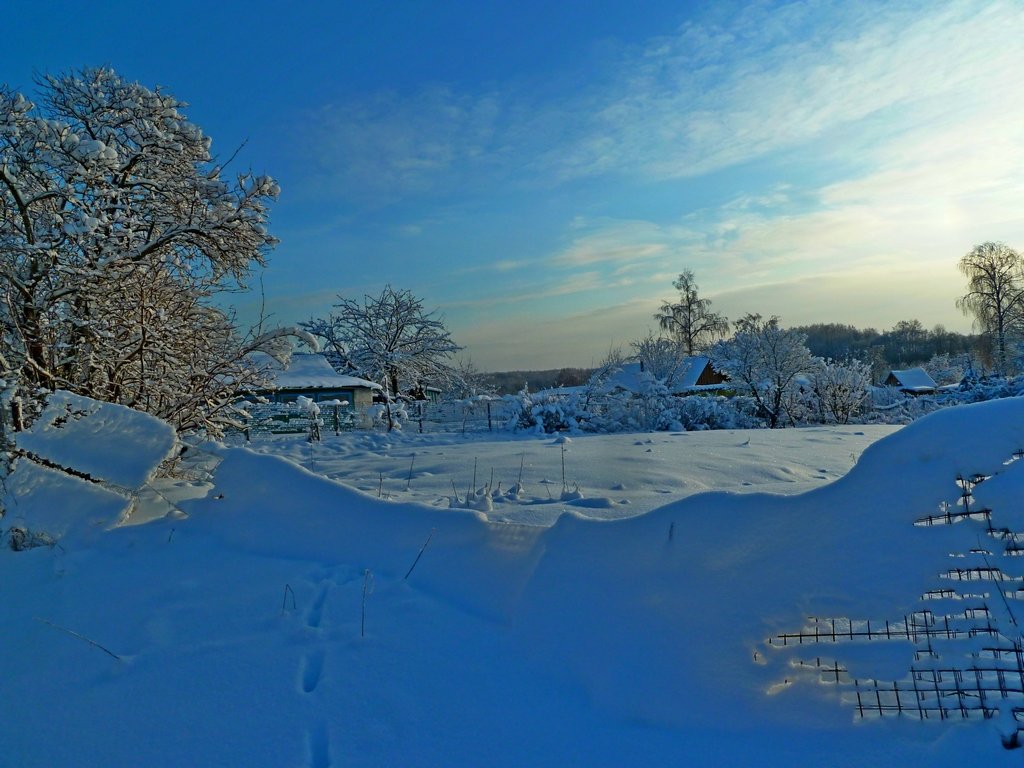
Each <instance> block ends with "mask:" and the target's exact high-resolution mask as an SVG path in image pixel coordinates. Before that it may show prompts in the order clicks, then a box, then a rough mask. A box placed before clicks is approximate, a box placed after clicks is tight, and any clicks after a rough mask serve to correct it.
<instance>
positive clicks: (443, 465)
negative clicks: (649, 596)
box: [249, 425, 899, 525]
mask: <svg viewBox="0 0 1024 768" xmlns="http://www.w3.org/2000/svg"><path fill="white" fill-rule="evenodd" d="M897 429H899V427H893V426H878V425H868V426H865V425H858V426H842V427H839V426H832V427H810V428H806V429H799V430H796V429H789V430H776V431H768V430H723V431H711V432H655V433H635V434H614V435H596V434H582V435H578V436H573V437H564V436H553V435H547V436H544V435H533V434H521V433H520V434H517V435H510V434H508V433H482V434H479V433H478V434H472V433H470V434H467V435H460V434H443V433H433V434H422V435H421V434H416V433H415V432H408V433H406V434H402V433H390V434H389V433H386V432H353V433H348V434H343V435H342V436H341V437H335V436H333V435H329V434H328V435H325V437H324V441H323V442H321V443H315V444H310V443H309V442H308V441H306V440H304V439H302V438H301V437H290V438H284V437H278V438H262V439H257V440H255V441H253V442H252V443H250V444H249V447H251V448H252V449H253V450H255V451H258V452H260V453H267V454H274V455H278V456H284V457H286V458H289V459H291V460H292V461H294V462H295V463H297V464H301V465H302V466H303V467H306V468H307V469H310V470H312V471H313V472H316V473H317V474H322V475H325V476H326V477H330V478H333V479H336V480H341V481H342V482H344V483H346V484H347V485H350V486H352V487H354V488H358V489H360V490H362V491H365V492H366V493H368V494H370V495H371V496H373V497H375V498H382V499H389V500H392V501H401V502H406V501H417V502H420V503H422V504H429V505H431V506H435V507H441V508H448V507H453V506H454V507H458V506H460V505H462V506H464V507H466V506H468V507H469V508H472V509H476V510H478V511H480V512H483V513H484V514H485V515H486V516H487V518H488V519H490V520H493V521H496V522H514V523H524V524H528V525H551V524H552V523H554V522H555V520H556V519H557V518H558V517H559V516H560V515H562V514H564V513H566V512H573V513H575V514H577V515H581V516H583V517H588V518H595V519H600V520H613V519H617V518H622V517H633V516H636V515H640V514H643V513H645V512H649V511H651V510H652V509H656V508H657V507H661V506H664V505H665V504H667V503H669V502H671V501H676V500H678V499H681V498H683V497H685V496H690V495H692V494H694V493H699V492H701V491H709V490H717V491H736V492H753V491H757V492H763V493H778V494H797V493H803V492H804V491H809V490H811V489H812V488H817V487H818V486H821V485H824V484H825V483H828V482H830V481H832V480H835V479H836V478H838V477H841V476H842V475H844V474H846V473H847V472H848V471H849V469H850V467H852V466H853V464H854V462H855V461H856V460H857V457H858V456H860V454H861V453H862V452H863V451H864V449H865V448H866V447H867V446H868V445H870V444H871V443H873V442H874V441H875V440H878V439H879V438H881V437H884V436H885V435H889V434H892V433H893V432H895V431H896V430H897ZM474 478H475V483H474ZM474 489H475V491H476V493H474V492H473V490H474ZM484 491H487V493H486V498H485V497H484V496H485V494H484ZM456 496H457V497H458V500H457V501H456ZM563 496H564V499H563ZM467 499H468V500H469V503H468V504H467Z"/></svg>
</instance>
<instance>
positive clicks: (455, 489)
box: [452, 480, 462, 504]
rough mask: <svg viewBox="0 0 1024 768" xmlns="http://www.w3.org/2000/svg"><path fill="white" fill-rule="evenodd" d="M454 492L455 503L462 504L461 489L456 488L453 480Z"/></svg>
mask: <svg viewBox="0 0 1024 768" xmlns="http://www.w3.org/2000/svg"><path fill="white" fill-rule="evenodd" d="M452 490H453V491H454V492H455V502H456V503H457V504H461V503H462V499H460V498H459V489H458V488H456V487H455V480H452Z"/></svg>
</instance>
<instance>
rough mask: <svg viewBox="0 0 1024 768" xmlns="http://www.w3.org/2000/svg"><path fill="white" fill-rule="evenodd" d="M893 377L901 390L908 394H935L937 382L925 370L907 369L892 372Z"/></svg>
mask: <svg viewBox="0 0 1024 768" xmlns="http://www.w3.org/2000/svg"><path fill="white" fill-rule="evenodd" d="M891 375H892V376H893V377H894V378H895V379H896V381H898V382H899V387H900V389H902V390H904V391H907V392H934V391H935V387H936V384H935V381H934V379H932V377H931V376H929V375H928V372H927V371H926V370H925V369H924V368H907V369H906V370H902V371H896V370H894V371H891Z"/></svg>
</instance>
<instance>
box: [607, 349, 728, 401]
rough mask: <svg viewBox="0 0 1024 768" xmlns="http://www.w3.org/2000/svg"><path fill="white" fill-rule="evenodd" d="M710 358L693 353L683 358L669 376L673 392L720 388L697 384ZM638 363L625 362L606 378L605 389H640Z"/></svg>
mask: <svg viewBox="0 0 1024 768" xmlns="http://www.w3.org/2000/svg"><path fill="white" fill-rule="evenodd" d="M709 362H710V359H709V358H708V357H705V356H703V355H694V356H693V357H687V358H684V359H683V361H682V362H681V363H680V364H679V367H678V368H677V369H676V372H675V373H674V374H673V375H672V377H671V386H670V387H669V388H670V389H671V390H672V391H673V392H685V391H692V390H697V389H706V388H711V389H720V388H721V385H718V384H714V385H706V386H698V384H697V381H698V380H699V379H700V375H701V374H702V373H704V369H705V368H707V366H708V363H709ZM641 367H642V366H641V364H640V363H626V364H625V365H623V366H621V367H620V368H619V370H618V371H617V372H616V373H615V374H613V375H612V376H610V377H609V378H608V382H607V384H606V387H607V389H609V390H612V389H624V390H627V391H629V392H636V391H638V390H639V389H640V384H641V380H642V377H643V376H644V375H645V374H644V372H643V371H642V370H641Z"/></svg>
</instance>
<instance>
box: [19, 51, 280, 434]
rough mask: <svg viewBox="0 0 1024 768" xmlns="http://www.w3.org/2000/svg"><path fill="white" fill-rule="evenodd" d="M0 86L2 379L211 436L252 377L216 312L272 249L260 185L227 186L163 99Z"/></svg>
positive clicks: (77, 76)
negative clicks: (209, 430)
mask: <svg viewBox="0 0 1024 768" xmlns="http://www.w3.org/2000/svg"><path fill="white" fill-rule="evenodd" d="M39 87H40V98H39V103H38V104H36V103H33V102H32V101H30V100H29V99H27V98H26V97H25V96H23V95H21V94H19V93H13V92H11V91H10V90H8V89H7V88H2V89H0V251H2V252H3V260H2V262H0V307H2V309H0V319H2V322H3V330H2V342H3V346H2V349H0V366H2V368H3V372H2V374H0V375H10V376H12V377H13V378H15V379H16V380H17V381H18V382H19V384H20V387H21V390H22V392H24V393H29V394H31V393H35V392H39V391H46V390H54V389H58V388H60V389H67V390H70V391H73V392H77V393H79V394H83V395H87V396H91V397H96V398H100V399H107V400H112V401H115V402H122V403H127V404H130V405H134V406H136V407H139V408H142V409H149V410H151V411H152V412H154V413H157V414H158V415H162V416H164V417H165V418H170V419H171V420H172V421H173V422H174V423H175V424H177V425H178V426H186V425H189V426H195V425H212V423H213V422H211V420H210V418H209V417H210V412H209V410H208V408H210V407H213V408H214V410H220V409H221V407H222V406H223V404H224V402H225V400H227V399H230V398H229V397H228V396H227V393H226V392H225V391H224V390H225V386H226V385H229V386H236V385H244V383H245V381H246V380H247V379H251V378H252V375H251V370H250V368H249V367H248V366H247V365H246V363H245V352H246V351H247V350H248V349H250V348H251V347H252V342H254V341H255V339H250V340H249V341H250V343H248V344H247V343H245V342H244V341H243V340H241V339H239V338H238V337H237V334H236V333H235V328H234V324H233V322H232V320H231V318H230V317H229V316H228V315H226V314H225V313H224V312H222V311H220V310H217V309H214V308H213V307H211V306H209V304H208V303H207V300H208V299H209V298H210V297H211V296H212V295H213V294H215V293H217V292H219V291H222V290H225V289H227V288H234V287H238V286H240V285H242V284H243V283H244V281H245V279H246V277H247V276H248V274H249V273H250V270H251V269H252V268H253V267H254V266H256V265H261V264H262V263H263V260H264V256H265V253H266V251H267V250H268V249H269V248H270V247H271V246H272V245H273V244H274V243H275V240H274V238H272V237H271V236H270V235H269V234H268V233H267V229H266V220H267V204H268V202H269V201H270V200H272V199H273V198H275V197H276V196H277V194H278V187H277V185H276V184H275V183H274V181H273V180H272V179H270V178H268V177H266V176H254V175H252V174H248V173H243V174H241V175H239V176H237V177H236V178H235V179H233V180H228V179H227V178H226V177H225V174H224V171H223V167H222V165H221V164H220V163H218V162H217V160H216V158H214V157H213V156H212V155H211V154H210V146H211V143H210V139H209V138H208V137H206V136H205V135H203V133H202V131H201V130H200V129H199V128H198V127H197V126H196V125H194V124H192V123H191V122H189V120H188V119H187V118H186V116H185V114H184V112H183V108H184V104H183V103H182V102H179V101H178V100H177V99H175V98H174V97H173V96H171V95H170V94H168V93H166V92H165V91H163V90H161V89H159V88H158V89H156V90H150V89H148V88H145V87H143V86H141V85H139V84H138V83H131V82H127V81H125V80H123V79H122V78H121V77H119V76H118V75H117V74H116V73H115V72H113V71H112V70H110V69H104V68H99V69H85V70H82V71H80V72H71V73H68V74H66V75H61V76H46V77H44V78H42V79H41V80H40V82H39Z"/></svg>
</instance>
